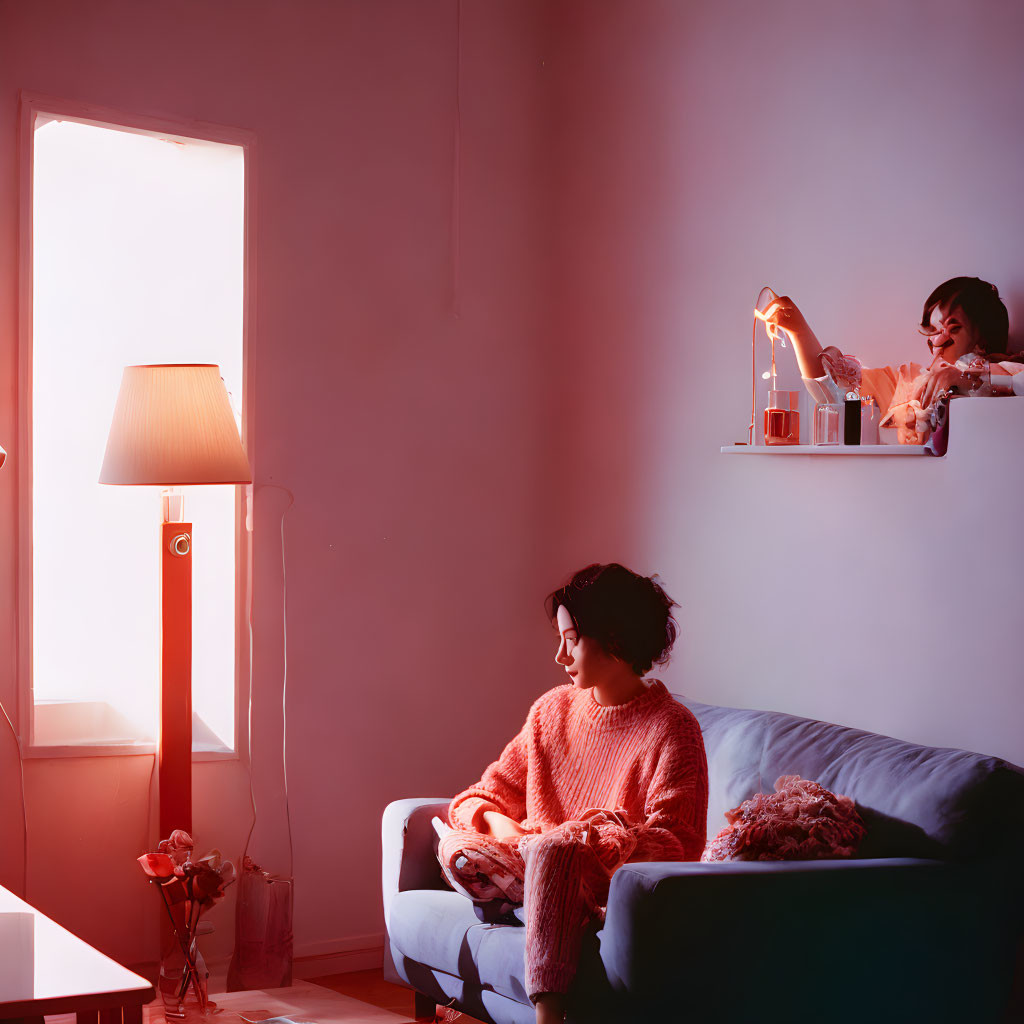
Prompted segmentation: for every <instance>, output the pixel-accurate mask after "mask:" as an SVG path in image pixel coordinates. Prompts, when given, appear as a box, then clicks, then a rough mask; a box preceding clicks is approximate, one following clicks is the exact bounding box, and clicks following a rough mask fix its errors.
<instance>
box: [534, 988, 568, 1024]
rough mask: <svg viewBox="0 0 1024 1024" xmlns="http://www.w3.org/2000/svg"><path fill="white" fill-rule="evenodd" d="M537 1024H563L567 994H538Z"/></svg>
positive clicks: (536, 1003)
mask: <svg viewBox="0 0 1024 1024" xmlns="http://www.w3.org/2000/svg"><path fill="white" fill-rule="evenodd" d="M535 1005H536V1007H537V1024H563V1021H564V1020H565V996H563V995H562V994H561V992H545V993H544V994H543V995H539V996H537V999H536V1002H535Z"/></svg>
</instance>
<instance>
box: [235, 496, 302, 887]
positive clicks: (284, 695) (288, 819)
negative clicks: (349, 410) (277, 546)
mask: <svg viewBox="0 0 1024 1024" xmlns="http://www.w3.org/2000/svg"><path fill="white" fill-rule="evenodd" d="M264 488H272V489H273V490H276V491H284V493H285V494H287V495H288V497H289V498H290V499H291V500H290V501H289V502H288V504H287V505H286V506H285V509H284V511H283V512H282V513H281V633H282V638H283V641H284V651H283V655H284V657H283V662H284V666H283V674H282V679H281V774H282V777H283V780H284V815H285V824H286V829H287V835H288V875H287V877H288V878H291V877H292V874H293V871H294V868H295V847H294V843H293V840H292V815H291V805H290V802H289V799H288V563H287V559H286V557H285V556H286V551H285V534H284V520H285V516H286V515H287V514H288V510H289V509H290V508H291V507H292V505H294V504H295V495H294V494H292V492H291V491H290V490H289V489H288V488H287V487H281V486H280V485H278V484H260V485H259V486H258V487H253V498H252V500H253V505H254V506H255V500H256V491H257V490H261V489H264ZM252 512H253V518H254V519H255V508H253V510H252ZM248 576H249V584H248V589H249V595H248V609H247V617H248V620H249V708H248V718H249V727H248V728H249V736H248V742H249V803H250V806H251V807H252V824H251V825H250V826H249V834H248V835H247V836H246V839H245V847H244V849H243V850H242V865H241V866H242V868H243V869H244V865H245V858H246V855H247V854H248V852H249V843H250V841H251V840H252V834H253V831H254V830H255V828H256V792H255V788H254V785H253V771H252V764H253V756H252V748H253V744H252V706H253V699H252V695H253V680H254V668H253V647H254V644H253V632H254V630H253V599H252V565H251V564H250V567H249V574H248Z"/></svg>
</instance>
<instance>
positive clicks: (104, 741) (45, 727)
mask: <svg viewBox="0 0 1024 1024" xmlns="http://www.w3.org/2000/svg"><path fill="white" fill-rule="evenodd" d="M33 710H34V721H33V734H32V742H31V743H29V744H27V745H26V747H25V757H27V758H29V757H31V758H41V757H125V756H133V755H150V756H151V755H153V754H154V753H156V741H155V740H154V739H153V737H151V736H139V735H132V732H133V728H132V724H131V723H130V722H129V721H128V720H127V719H125V718H124V717H123V716H122V715H120V714H118V712H117V711H116V710H115V709H114V708H112V707H111V706H110V705H109V704H107V703H106V702H105V701H73V700H41V701H37V702H36V704H35V706H34V709H33ZM237 757H238V752H237V751H236V750H233V749H232V748H231V747H229V746H228V745H227V744H226V743H224V742H223V741H222V740H221V739H220V737H219V736H217V735H216V734H215V733H214V732H213V730H212V729H210V727H209V726H208V725H207V724H206V723H205V722H204V721H203V719H202V718H200V717H199V715H198V714H196V713H195V712H193V715H192V760H193V761H227V760H231V759H233V758H237Z"/></svg>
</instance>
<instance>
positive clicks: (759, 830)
mask: <svg viewBox="0 0 1024 1024" xmlns="http://www.w3.org/2000/svg"><path fill="white" fill-rule="evenodd" d="M725 819H726V821H728V822H729V824H728V825H726V827H725V828H723V829H722V831H721V832H719V833H718V835H717V836H715V838H714V839H712V840H711V841H710V842H709V843H708V845H707V847H706V848H705V850H704V853H703V855H702V856H701V858H700V859H701V860H702V861H714V860H819V859H821V858H825V857H852V856H853V854H854V853H855V852H856V850H857V847H858V846H859V845H860V842H861V840H862V839H863V838H864V835H865V832H866V830H865V828H864V822H863V821H861V819H860V815H859V814H858V813H857V811H856V809H855V808H854V806H853V801H852V800H851V799H850V798H849V797H848V796H836V795H835V793H830V792H829V791H828V790H827V789H825V787H824V786H819V785H818V783H817V782H811V781H810V780H808V779H801V778H800V776H799V775H783V776H782V777H781V778H780V779H779V780H778V781H777V782H776V783H775V792H774V793H758V794H757V795H756V796H753V797H751V798H750V799H749V800H744V801H743V803H741V804H740V805H739V807H734V808H733V809H732V810H731V811H726V812H725Z"/></svg>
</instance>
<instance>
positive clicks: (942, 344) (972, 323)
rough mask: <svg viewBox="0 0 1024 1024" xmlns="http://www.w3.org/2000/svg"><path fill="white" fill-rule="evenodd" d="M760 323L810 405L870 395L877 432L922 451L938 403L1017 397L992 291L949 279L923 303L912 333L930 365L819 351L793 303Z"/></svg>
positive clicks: (1018, 374)
mask: <svg viewBox="0 0 1024 1024" xmlns="http://www.w3.org/2000/svg"><path fill="white" fill-rule="evenodd" d="M766 319H767V320H768V321H769V322H771V323H773V324H775V325H776V326H778V327H779V328H781V329H782V330H784V331H785V332H786V334H787V335H788V336H789V337H790V338H792V340H793V348H794V349H795V351H796V357H797V362H798V363H799V366H800V373H801V375H802V376H803V379H804V385H805V387H806V388H807V391H808V392H809V394H810V395H811V397H812V398H813V399H814V400H815V401H816V402H841V401H842V400H843V399H844V398H845V397H846V394H847V391H848V389H857V390H859V392H860V395H861V396H862V397H863V396H865V395H872V396H873V397H874V399H875V401H876V402H877V403H878V407H879V409H880V410H882V418H881V421H880V423H879V426H880V427H883V428H884V427H895V428H896V432H897V439H898V440H899V442H900V443H901V444H924V443H925V441H926V440H927V439H928V435H929V434H930V433H931V431H932V428H933V426H934V423H935V416H934V413H935V410H936V408H937V406H938V404H939V403H940V401H941V400H942V399H944V398H946V397H949V396H952V395H973V396H980V395H1010V394H1017V395H1024V354H1018V355H1016V356H1010V355H1009V354H1008V351H1007V350H1008V348H1009V340H1008V339H1009V314H1008V313H1007V311H1006V306H1005V305H1004V304H1003V301H1002V299H1000V297H999V290H998V289H997V288H996V286H995V285H992V284H989V283H988V282H987V281H982V280H981V279H980V278H977V277H954V278H951V279H950V280H948V281H945V282H944V283H943V284H940V285H939V286H938V288H936V289H935V290H934V291H933V292H932V293H931V295H929V296H928V298H927V299H926V300H925V303H924V309H923V311H922V314H921V324H920V327H919V330H920V332H921V334H923V335H924V337H925V343H926V345H927V346H928V352H929V355H930V361H929V362H928V364H927V365H925V364H921V363H917V362H910V363H903V364H901V365H900V366H881V367H874V368H868V367H861V365H860V362H859V361H858V360H857V359H856V358H855V357H853V356H851V355H848V354H844V353H843V352H841V351H840V350H839V349H838V348H836V347H835V346H834V345H830V346H828V347H826V348H822V346H821V344H820V342H819V341H818V338H817V336H816V335H815V333H814V331H813V330H811V327H810V325H809V324H808V323H807V321H806V319H805V318H804V316H803V314H802V313H801V312H800V310H799V308H798V307H797V305H796V303H795V302H793V300H792V299H791V298H789V296H787V295H783V296H780V297H779V298H778V299H777V300H776V301H775V302H774V303H773V304H772V307H771V308H770V309H769V310H768V311H767V313H766Z"/></svg>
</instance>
